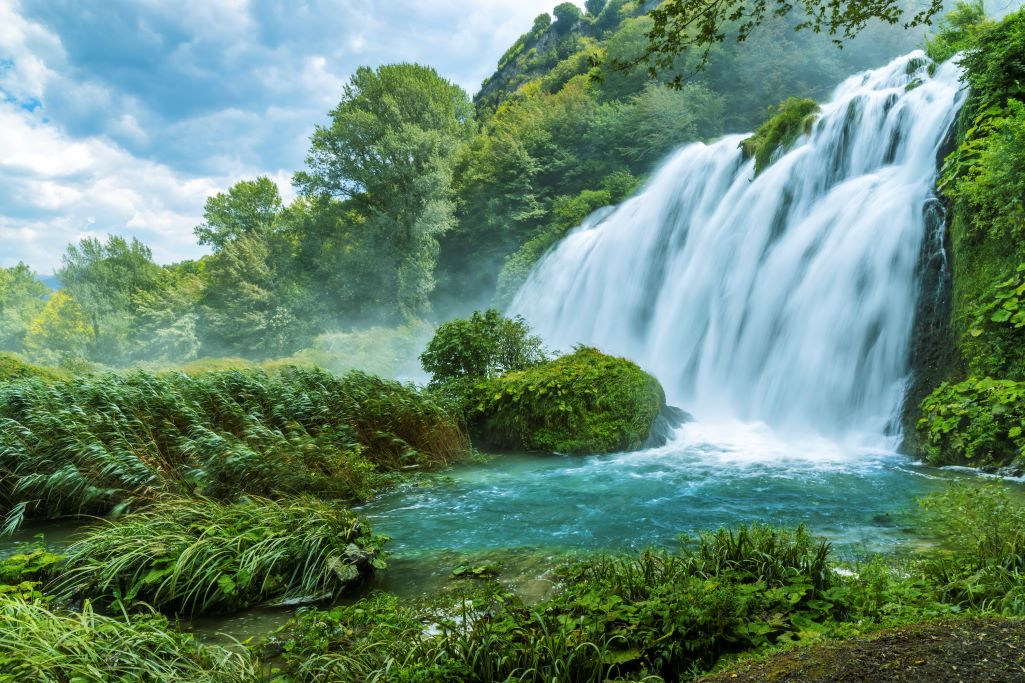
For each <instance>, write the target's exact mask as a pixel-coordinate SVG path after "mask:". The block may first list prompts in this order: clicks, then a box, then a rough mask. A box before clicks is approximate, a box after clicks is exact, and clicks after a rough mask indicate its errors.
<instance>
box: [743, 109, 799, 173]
mask: <svg viewBox="0 0 1025 683" xmlns="http://www.w3.org/2000/svg"><path fill="white" fill-rule="evenodd" d="M770 111H771V113H772V116H771V117H770V118H769V119H768V120H767V121H766V122H765V123H763V124H762V125H761V126H759V127H758V130H756V131H755V133H754V135H752V136H751V137H749V138H747V139H746V140H744V141H743V142H741V143H740V146H741V149H742V150H744V155H745V156H746V157H748V158H750V157H754V160H755V175H756V176H757V175H759V174H761V172H762V171H764V170H765V169H766V168H768V167H769V165H770V164H771V163H772V162H773V155H774V154H775V153H776V152H777V151H780V150H786V148H787V147H789V146H790V145H792V144H794V141H796V140H797V138H798V137H800V135H801V134H802V133H809V132H811V126H812V124H813V123H814V122H815V117H816V115H817V114H818V112H819V105H818V102H816V101H814V100H808V99H799V98H796V97H790V98H787V99H786V100H783V101H782V102H780V103H779V104H778V105H776V107H775V108H773V109H771V110H770Z"/></svg>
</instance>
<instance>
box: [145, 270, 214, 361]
mask: <svg viewBox="0 0 1025 683" xmlns="http://www.w3.org/2000/svg"><path fill="white" fill-rule="evenodd" d="M196 270H197V267H196V264H194V263H191V262H186V263H183V264H178V265H174V266H168V267H166V268H161V269H160V273H159V274H158V276H157V278H156V282H155V283H154V287H153V288H152V289H146V290H141V291H138V292H136V293H135V295H134V296H133V298H132V302H133V304H134V306H135V319H136V322H135V324H134V325H133V327H132V341H133V344H132V346H133V350H132V354H133V356H135V357H136V358H138V359H141V360H149V361H163V362H182V361H190V360H193V359H194V358H196V356H197V355H198V353H199V347H200V343H199V336H198V332H197V322H198V319H199V301H200V299H201V297H202V295H203V285H204V283H203V280H202V278H201V277H200V276H199V275H198V274H197V272H196Z"/></svg>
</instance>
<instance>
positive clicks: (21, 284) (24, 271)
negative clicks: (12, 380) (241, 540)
mask: <svg viewBox="0 0 1025 683" xmlns="http://www.w3.org/2000/svg"><path fill="white" fill-rule="evenodd" d="M49 295H50V288H49V287H47V286H46V285H44V284H43V283H42V282H40V281H39V280H37V279H36V277H35V275H34V274H33V273H32V271H31V270H30V269H29V267H28V266H27V265H25V264H24V263H19V264H17V265H16V266H14V267H12V268H0V349H6V350H8V351H21V350H23V349H24V343H25V333H26V331H27V330H28V325H29V323H30V322H31V321H32V320H33V319H34V318H35V317H36V316H37V315H39V313H40V312H41V311H42V310H43V306H45V305H46V299H47V297H48V296H49Z"/></svg>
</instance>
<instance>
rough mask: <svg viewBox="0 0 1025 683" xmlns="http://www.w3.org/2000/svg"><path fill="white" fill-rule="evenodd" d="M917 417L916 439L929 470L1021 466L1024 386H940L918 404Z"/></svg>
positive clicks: (980, 382)
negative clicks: (923, 453) (941, 467)
mask: <svg viewBox="0 0 1025 683" xmlns="http://www.w3.org/2000/svg"><path fill="white" fill-rule="evenodd" d="M922 415H923V417H922V419H921V420H920V421H919V423H918V434H919V438H920V439H921V443H922V448H923V450H924V451H925V456H926V458H927V459H928V460H929V462H930V463H932V464H934V465H971V466H975V467H983V468H987V469H993V468H996V467H1002V466H1006V465H1012V464H1017V465H1019V466H1020V465H1025V458H1023V453H1025V435H1023V433H1022V432H1023V429H1025V383H1022V382H1013V381H1010V380H995V379H990V378H988V377H987V378H983V379H974V378H973V379H969V380H966V381H964V382H961V383H959V384H954V385H950V384H943V385H941V386H940V387H939V388H938V389H936V391H934V392H933V393H932V394H930V395H929V396H928V397H926V399H925V401H923V402H922Z"/></svg>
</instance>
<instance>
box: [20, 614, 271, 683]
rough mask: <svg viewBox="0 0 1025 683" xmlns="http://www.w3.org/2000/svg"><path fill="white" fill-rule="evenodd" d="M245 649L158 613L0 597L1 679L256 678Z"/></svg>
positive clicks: (192, 681) (240, 682) (205, 681)
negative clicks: (215, 641)
mask: <svg viewBox="0 0 1025 683" xmlns="http://www.w3.org/2000/svg"><path fill="white" fill-rule="evenodd" d="M258 680H260V669H259V666H258V663H257V662H256V661H255V660H254V659H253V658H252V657H251V655H249V654H248V653H247V652H245V651H242V650H237V651H236V650H227V649H224V648H220V647H210V646H203V645H200V644H198V643H197V642H196V641H195V640H194V639H193V637H192V636H190V635H188V634H184V633H181V632H179V631H176V630H174V629H172V628H170V627H169V626H168V624H167V621H166V620H165V619H163V618H161V617H159V616H157V615H152V614H151V615H146V616H142V617H136V618H133V619H131V620H129V619H127V618H115V617H109V616H104V615H101V614H97V613H96V612H95V611H94V610H93V608H92V606H91V605H89V604H88V603H86V604H85V605H84V606H83V608H82V611H81V612H65V611H60V610H55V609H51V608H50V607H49V606H47V605H46V604H45V603H44V602H41V601H33V600H25V599H22V598H18V597H11V596H5V597H0V683H24V682H26V681H32V682H33V683H67V682H68V681H82V682H83V683H84V682H87V681H96V682H100V681H135V682H137V683H165V682H166V681H188V682H189V683H255V681H258Z"/></svg>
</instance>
